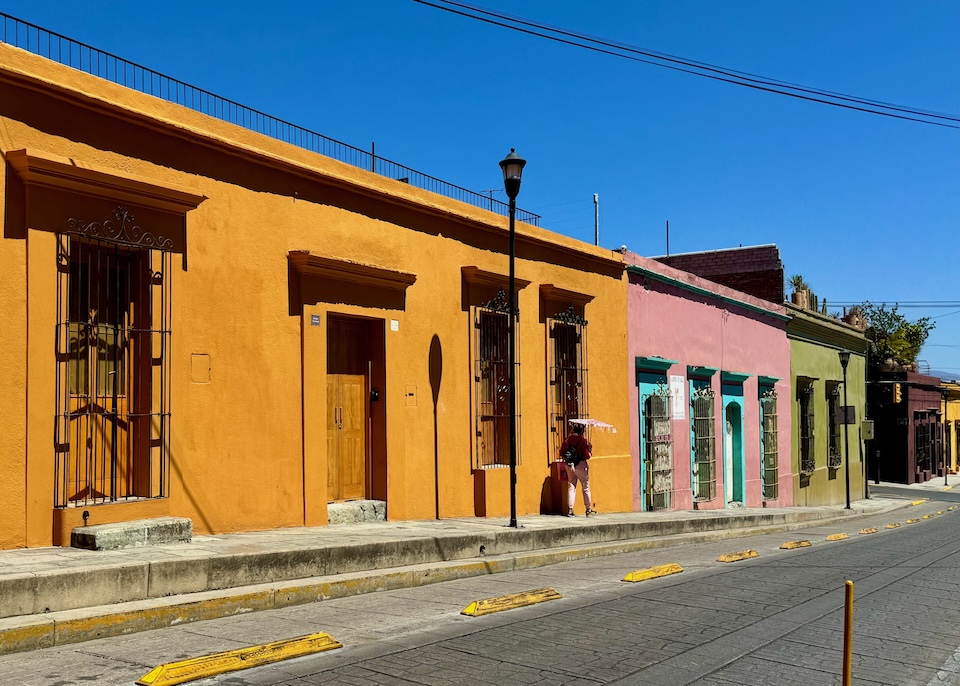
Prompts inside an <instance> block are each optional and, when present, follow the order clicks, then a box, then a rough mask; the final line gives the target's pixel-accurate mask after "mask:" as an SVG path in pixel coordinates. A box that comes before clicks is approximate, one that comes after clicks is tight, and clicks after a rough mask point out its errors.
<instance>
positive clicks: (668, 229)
mask: <svg viewBox="0 0 960 686" xmlns="http://www.w3.org/2000/svg"><path fill="white" fill-rule="evenodd" d="M667 257H670V220H669V219H668V220H667Z"/></svg>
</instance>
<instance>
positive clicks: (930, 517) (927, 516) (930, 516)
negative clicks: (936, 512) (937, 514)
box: [923, 515, 933, 519]
mask: <svg viewBox="0 0 960 686" xmlns="http://www.w3.org/2000/svg"><path fill="white" fill-rule="evenodd" d="M923 518H924V519H933V515H923Z"/></svg>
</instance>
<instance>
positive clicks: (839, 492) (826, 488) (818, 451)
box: [788, 306, 867, 506]
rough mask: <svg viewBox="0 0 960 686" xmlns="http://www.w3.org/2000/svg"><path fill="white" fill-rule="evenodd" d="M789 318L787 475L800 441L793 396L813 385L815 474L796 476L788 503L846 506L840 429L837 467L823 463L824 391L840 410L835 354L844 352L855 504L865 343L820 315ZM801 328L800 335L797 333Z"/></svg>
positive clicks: (796, 464) (860, 473)
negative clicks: (834, 393) (833, 392)
mask: <svg viewBox="0 0 960 686" xmlns="http://www.w3.org/2000/svg"><path fill="white" fill-rule="evenodd" d="M788 311H789V312H790V313H791V314H792V315H793V317H794V318H793V319H792V320H791V323H790V325H789V326H788V332H789V335H790V360H791V362H790V364H791V371H790V375H791V379H792V383H793V393H792V395H791V398H790V401H791V402H790V413H791V416H792V424H793V427H794V428H793V432H792V438H793V440H792V446H793V471H794V472H795V473H797V474H798V475H799V472H800V437H799V427H800V419H799V411H800V405H799V401H798V399H797V398H798V395H797V394H798V393H799V391H800V389H801V388H802V387H803V386H804V385H805V384H807V383H809V382H811V381H812V383H813V388H814V390H813V397H812V401H813V411H814V459H815V462H816V471H815V472H814V473H813V474H812V475H810V476H798V477H797V478H796V480H795V482H794V503H795V504H796V505H799V506H807V505H837V504H842V503H844V502H845V501H846V474H845V470H846V464H847V462H846V454H845V452H844V451H845V448H844V443H843V441H844V435H843V427H842V426H841V433H840V446H839V448H840V453H841V456H842V457H843V460H844V462H843V466H842V467H841V468H840V469H831V468H830V467H829V465H828V463H827V460H828V452H829V448H828V441H829V435H830V427H829V417H828V412H827V407H828V400H827V391H828V387H830V386H831V385H835V384H839V386H840V391H841V395H840V398H839V399H840V404H843V395H842V392H843V384H842V381H843V369H842V367H841V366H840V358H839V356H838V352H839V351H840V350H841V349H843V348H847V349H848V350H851V351H852V354H851V355H850V361H849V363H848V366H847V384H848V387H847V404H848V405H852V406H854V407H855V408H856V414H857V417H856V424H854V425H850V426H849V427H848V431H849V447H850V455H849V457H850V460H849V467H850V498H851V500H860V499H861V498H862V497H863V491H864V485H863V484H864V473H865V472H864V462H863V461H862V459H861V456H863V458H864V459H865V453H864V451H863V448H864V446H863V443H862V441H861V440H860V435H861V433H860V422H861V421H862V420H863V419H864V417H865V415H864V412H865V409H866V386H865V378H866V377H865V373H866V371H865V370H866V345H867V343H866V339H865V338H864V337H863V334H862V333H861V332H860V331H859V330H857V329H854V328H853V327H850V326H848V325H846V324H843V323H841V322H836V321H828V320H827V319H826V318H825V317H822V316H821V315H817V314H813V313H809V312H803V311H802V310H798V309H797V308H794V307H792V306H788ZM801 324H804V326H805V328H804V330H803V332H799V331H798V327H799V326H800V325H801Z"/></svg>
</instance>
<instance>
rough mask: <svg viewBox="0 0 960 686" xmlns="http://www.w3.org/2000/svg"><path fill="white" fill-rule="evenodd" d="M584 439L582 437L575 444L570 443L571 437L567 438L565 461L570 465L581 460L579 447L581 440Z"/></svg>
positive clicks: (574, 464) (564, 452)
mask: <svg viewBox="0 0 960 686" xmlns="http://www.w3.org/2000/svg"><path fill="white" fill-rule="evenodd" d="M582 440H583V439H582V438H581V439H579V440H578V441H577V444H576V445H575V446H574V445H570V441H569V439H568V440H567V449H566V450H564V451H563V461H564V462H566V463H567V464H568V465H571V466H576V464H577V463H578V462H579V461H580V455H579V453H580V451H579V450H578V448H579V447H580V441H582Z"/></svg>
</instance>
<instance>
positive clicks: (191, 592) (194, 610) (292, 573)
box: [0, 477, 960, 654]
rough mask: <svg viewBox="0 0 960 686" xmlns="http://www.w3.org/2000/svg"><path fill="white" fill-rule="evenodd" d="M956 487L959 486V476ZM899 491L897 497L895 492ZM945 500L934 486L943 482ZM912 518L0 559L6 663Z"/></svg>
mask: <svg viewBox="0 0 960 686" xmlns="http://www.w3.org/2000/svg"><path fill="white" fill-rule="evenodd" d="M957 478H958V480H960V477H957ZM891 485H893V484H891ZM940 488H941V489H942V481H941V482H940ZM906 505H909V501H907V500H898V499H889V498H887V499H885V498H873V499H870V500H861V501H857V502H855V503H853V506H852V509H851V510H845V509H844V508H843V506H842V505H841V506H827V507H792V508H783V509H767V508H759V509H735V510H714V511H695V512H632V513H613V514H600V515H598V516H596V517H592V518H589V519H587V518H584V517H575V518H567V517H556V516H541V515H532V516H528V517H521V518H520V522H519V523H520V525H521V528H518V529H512V528H510V527H508V526H507V524H508V522H507V520H506V519H455V520H439V521H433V520H431V521H414V522H377V523H364V524H342V525H334V526H327V527H316V528H290V529H277V530H270V531H259V532H250V533H239V534H229V535H216V536H197V537H195V538H194V539H193V541H192V542H191V543H180V544H170V545H162V546H151V547H139V548H126V549H121V550H109V551H88V550H80V549H75V548H37V549H20V550H9V551H0V654H3V653H11V652H19V651H24V650H33V649H36V648H43V647H49V646H54V645H63V644H68V643H77V642H81V641H85V640H91V639H94V638H103V637H106V636H116V635H120V634H126V633H132V632H135V631H145V630H148V629H156V628H162V627H165V626H171V625H173V624H180V623H185V622H191V621H199V620H204V619H214V618H217V617H225V616H229V615H234V614H240V613H245V612H253V611H258V610H266V609H274V608H281V607H289V606H293V605H299V604H303V603H310V602H316V601H318V600H324V599H328V598H336V597H344V596H349V595H357V594H360V593H368V592H372V591H378V590H387V589H395V588H408V587H411V586H420V585H425V584H429V583H437V582H440V581H446V580H450V579H457V578H464V577H468V576H478V575H484V574H495V573H498V572H504V571H511V570H516V569H524V568H531V567H539V566H544V565H549V564H555V563H558V562H563V561H567V560H574V559H583V558H587V557H597V556H602V555H613V554H617V553H622V552H629V551H635V550H641V549H645V548H654V547H660V546H665V545H676V544H678V543H695V542H700V541H706V540H717V539H721V538H731V537H737V536H745V535H751V534H757V533H767V532H771V531H778V530H780V531H786V530H790V529H796V528H801V527H803V526H806V525H808V524H810V523H818V524H822V523H824V522H827V521H831V520H842V519H847V518H850V517H858V516H866V515H872V514H879V513H883V512H886V511H889V510H893V509H898V508H900V507H904V506H906Z"/></svg>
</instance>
